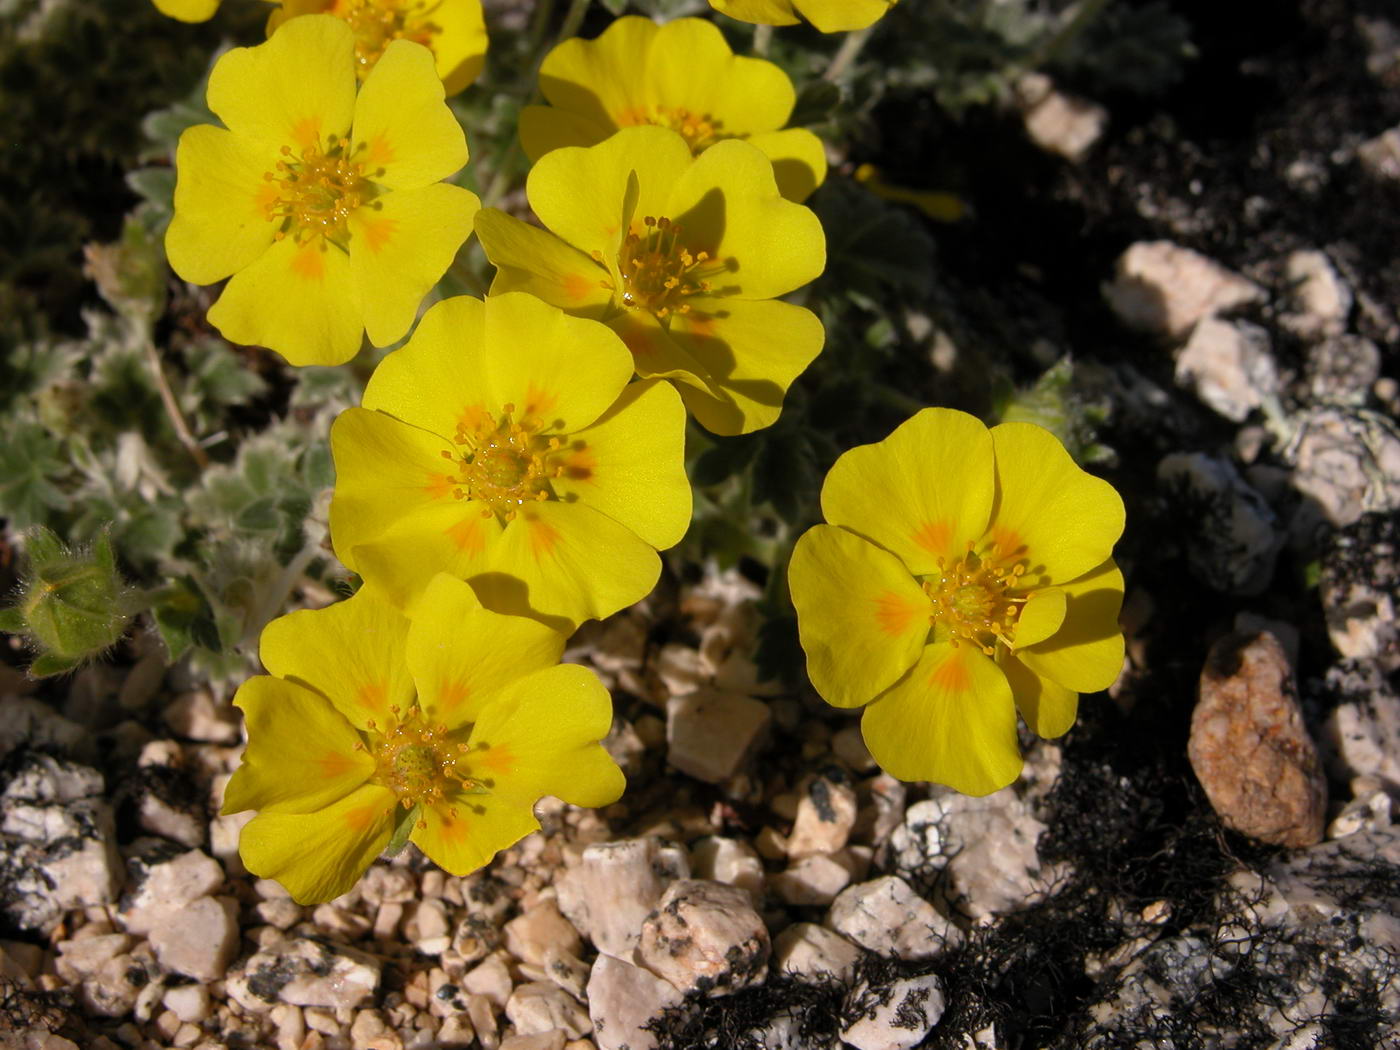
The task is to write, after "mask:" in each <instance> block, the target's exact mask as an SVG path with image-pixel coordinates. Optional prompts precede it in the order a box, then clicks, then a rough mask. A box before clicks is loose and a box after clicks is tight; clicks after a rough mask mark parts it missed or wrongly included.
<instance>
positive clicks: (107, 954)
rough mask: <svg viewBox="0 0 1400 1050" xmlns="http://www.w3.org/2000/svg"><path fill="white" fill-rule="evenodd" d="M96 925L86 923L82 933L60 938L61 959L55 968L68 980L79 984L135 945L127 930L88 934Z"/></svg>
mask: <svg viewBox="0 0 1400 1050" xmlns="http://www.w3.org/2000/svg"><path fill="white" fill-rule="evenodd" d="M90 929H93V927H92V926H87V927H84V928H83V929H82V930H80V931H79V936H77V937H73V938H70V939H69V940H66V941H59V942H58V959H57V960H56V961H55V962H54V969H55V971H56V972H57V973H58V975H59V976H60V977H62V978H63V979H64V980H65V981H68V982H70V983H73V984H76V983H77V982H78V981H80V980H81V979H82V978H84V977H90V976H92V975H93V974H95V973H96V972H97V971H98V970H100V969H101V968H102V967H103V966H104V965H106V963H107V961H108V960H109V959H114V958H116V957H117V956H118V955H122V954H124V953H125V952H126V951H128V950H129V949H130V948H131V943H132V942H131V938H130V937H129V936H127V935H126V934H124V933H102V934H94V935H92V936H87V935H86V934H87V931H88V930H90Z"/></svg>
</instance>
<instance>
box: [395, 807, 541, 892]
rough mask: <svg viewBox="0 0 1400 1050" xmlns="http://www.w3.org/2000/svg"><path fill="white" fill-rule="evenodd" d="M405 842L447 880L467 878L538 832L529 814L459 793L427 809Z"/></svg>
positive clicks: (526, 811) (518, 808) (525, 810)
mask: <svg viewBox="0 0 1400 1050" xmlns="http://www.w3.org/2000/svg"><path fill="white" fill-rule="evenodd" d="M422 822H423V823H422V824H421V825H420V826H417V827H415V828H414V829H413V831H412V832H411V833H410V834H409V841H411V842H412V843H413V844H414V845H415V846H417V847H418V848H419V849H420V850H422V851H423V853H424V854H425V855H426V856H427V858H428V859H429V860H431V861H432V862H433V863H434V864H436V865H437V866H438V867H439V868H442V869H443V871H446V872H447V873H448V874H449V875H470V874H471V873H472V872H474V871H476V870H477V869H478V868H483V867H485V866H486V865H487V864H489V863H491V858H492V857H494V856H495V855H496V854H497V853H498V852H500V851H501V850H503V849H507V848H509V847H510V846H513V845H514V844H515V843H517V842H519V841H520V840H521V839H523V838H524V837H525V836H526V835H529V834H530V833H531V832H534V831H538V830H539V828H540V822H539V821H538V820H536V819H535V814H534V810H533V809H532V807H530V806H528V805H521V804H519V803H517V802H515V801H514V800H510V799H502V798H496V797H495V796H492V795H478V794H465V793H462V794H458V795H455V796H452V797H450V798H449V799H448V800H447V802H446V804H445V805H444V804H440V805H436V806H428V807H425V808H424V809H423V812H422Z"/></svg>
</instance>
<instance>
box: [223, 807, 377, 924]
mask: <svg viewBox="0 0 1400 1050" xmlns="http://www.w3.org/2000/svg"><path fill="white" fill-rule="evenodd" d="M395 810H396V803H395V801H394V796H393V793H392V792H390V791H389V790H388V789H387V788H382V787H379V786H378V785H377V784H366V785H365V786H364V787H362V788H360V789H358V790H357V791H355V792H353V793H352V794H350V795H348V796H346V797H345V798H344V799H342V800H340V801H339V802H336V803H335V804H333V805H330V806H327V807H326V808H325V809H320V810H316V811H315V812H314V813H260V814H258V815H257V816H256V817H254V818H253V819H252V820H251V821H249V822H248V824H246V825H245V826H244V828H243V833H242V836H241V837H240V838H239V841H238V853H239V855H240V856H241V857H242V858H243V863H244V865H245V866H246V867H247V869H248V870H249V871H251V872H252V873H253V874H254V875H257V876H258V877H259V878H263V879H276V880H277V881H278V882H280V883H281V884H282V885H283V886H284V887H285V888H286V890H287V892H288V893H290V894H291V895H292V899H293V900H295V901H296V902H297V903H298V904H319V903H322V902H324V901H329V900H334V899H335V898H336V897H339V896H340V895H341V894H343V893H348V892H349V891H350V889H351V888H352V887H353V886H354V885H355V883H356V882H358V881H359V879H360V876H361V875H363V874H364V872H365V869H366V868H368V867H369V866H370V865H371V864H372V863H374V858H375V857H377V856H379V854H380V852H381V851H382V850H383V849H384V847H385V846H387V845H388V844H389V836H390V835H391V834H392V832H393V826H394V823H393V818H394V814H395Z"/></svg>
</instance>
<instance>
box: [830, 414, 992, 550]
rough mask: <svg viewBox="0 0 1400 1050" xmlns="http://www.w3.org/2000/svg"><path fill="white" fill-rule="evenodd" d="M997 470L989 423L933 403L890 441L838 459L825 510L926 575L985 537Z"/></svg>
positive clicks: (835, 521)
mask: <svg viewBox="0 0 1400 1050" xmlns="http://www.w3.org/2000/svg"><path fill="white" fill-rule="evenodd" d="M994 478H995V466H994V462H993V455H992V440H991V437H990V435H989V434H988V432H987V428H986V427H984V426H983V425H982V424H981V423H980V422H979V421H978V420H977V419H975V418H974V417H972V416H970V415H968V414H967V413H965V412H956V411H954V410H952V409H948V408H926V409H924V410H923V411H921V412H919V413H918V414H916V415H915V416H913V417H912V418H911V419H908V420H906V421H905V422H904V423H901V424H900V425H899V426H898V427H896V428H895V430H894V432H893V433H892V434H890V436H889V437H887V438H885V440H884V441H880V442H876V443H875V444H873V445H861V446H859V447H857V448H853V449H851V450H850V451H849V452H847V453H845V454H844V455H843V456H841V458H840V459H838V460H837V461H836V462H835V464H834V465H833V466H832V468H831V471H830V472H829V473H828V474H827V476H826V482H825V483H824V484H823V485H822V513H823V514H824V515H825V516H826V520H827V521H829V522H831V523H832V524H833V525H844V526H845V527H846V528H848V529H850V530H851V531H852V532H855V533H858V534H859V535H862V536H865V537H866V538H867V539H870V540H871V541H873V542H875V543H877V544H879V545H880V546H881V547H884V548H885V549H886V550H888V551H891V552H892V553H894V554H896V555H898V556H899V558H900V560H901V561H903V562H904V564H905V565H906V566H908V568H909V570H910V571H911V572H913V573H915V574H917V575H925V574H928V573H932V572H934V571H935V570H937V568H938V559H939V558H943V559H945V560H946V561H948V562H950V563H951V562H952V561H953V560H955V559H956V558H959V557H961V556H962V555H963V553H964V552H965V551H966V550H967V545H968V543H969V542H971V541H973V540H976V539H978V538H980V537H981V535H982V533H983V531H984V530H985V529H986V525H987V520H988V517H989V515H990V514H991V509H992V499H993V495H994V493H995V485H994Z"/></svg>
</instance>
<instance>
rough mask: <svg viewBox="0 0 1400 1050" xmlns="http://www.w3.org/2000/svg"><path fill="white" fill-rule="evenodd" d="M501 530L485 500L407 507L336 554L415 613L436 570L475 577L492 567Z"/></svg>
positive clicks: (459, 575)
mask: <svg viewBox="0 0 1400 1050" xmlns="http://www.w3.org/2000/svg"><path fill="white" fill-rule="evenodd" d="M501 531H502V529H501V525H500V523H499V522H498V520H497V518H496V515H495V514H493V513H491V512H490V511H489V509H488V508H487V507H486V506H485V504H482V503H476V502H473V501H470V500H451V501H443V502H441V503H435V504H432V505H430V506H420V507H416V508H412V509H406V510H405V511H404V513H403V514H402V515H400V516H399V517H397V518H394V519H392V520H385V521H384V522H383V524H382V526H381V531H379V532H378V533H377V534H370V533H369V531H368V530H366V533H365V535H364V537H363V539H362V540H360V542H358V543H356V544H355V545H353V546H350V547H349V549H348V550H346V549H344V548H341V547H337V554H338V556H339V557H340V558H341V560H342V561H345V562H346V563H347V564H353V565H354V566H355V571H356V572H358V573H359V574H360V575H361V576H363V577H364V578H365V582H366V583H368V584H373V585H374V586H376V587H378V588H380V589H381V590H382V591H383V592H384V593H385V594H386V595H387V596H388V597H389V599H390V600H391V601H392V602H393V603H394V604H395V605H397V606H399V607H400V608H402V609H407V610H409V611H410V612H412V611H413V608H414V605H415V604H416V603H417V602H418V601H419V599H420V598H421V597H422V595H423V593H424V591H425V590H426V589H427V586H428V584H429V583H430V582H431V581H432V579H433V577H434V576H436V575H437V574H438V573H440V572H445V573H447V574H448V575H450V576H454V577H456V578H457V579H471V578H473V577H476V576H478V575H480V574H482V573H487V572H490V571H491V570H492V567H493V562H492V561H491V553H490V552H491V550H492V549H493V548H494V547H495V546H496V545H497V544H498V543H499V540H500V535H501Z"/></svg>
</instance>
